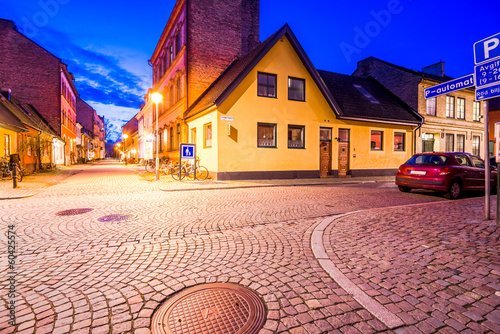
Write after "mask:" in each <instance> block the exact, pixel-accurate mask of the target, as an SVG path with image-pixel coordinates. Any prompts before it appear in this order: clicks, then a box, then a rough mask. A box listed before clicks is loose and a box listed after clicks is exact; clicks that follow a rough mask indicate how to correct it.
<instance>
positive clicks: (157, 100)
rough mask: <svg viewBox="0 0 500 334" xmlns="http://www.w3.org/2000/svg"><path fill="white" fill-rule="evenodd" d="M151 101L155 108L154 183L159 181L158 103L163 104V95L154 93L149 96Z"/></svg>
mask: <svg viewBox="0 0 500 334" xmlns="http://www.w3.org/2000/svg"><path fill="white" fill-rule="evenodd" d="M151 99H152V100H153V103H154V104H155V106H156V181H158V180H159V179H160V172H159V168H160V158H159V156H158V151H159V146H158V145H159V143H158V103H161V102H163V95H161V94H160V93H158V92H154V93H152V94H151Z"/></svg>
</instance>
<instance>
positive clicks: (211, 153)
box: [188, 111, 219, 171]
mask: <svg viewBox="0 0 500 334" xmlns="http://www.w3.org/2000/svg"><path fill="white" fill-rule="evenodd" d="M208 123H211V124H212V147H209V148H207V147H204V138H203V136H204V133H203V131H204V130H203V129H204V126H205V124H208ZM217 127H218V124H217V112H216V111H213V112H210V113H207V114H206V115H203V116H201V117H198V118H197V119H195V120H193V121H191V122H189V130H188V135H189V142H190V143H192V142H193V140H192V138H191V129H193V128H196V141H195V143H196V156H197V157H199V158H200V165H202V166H205V167H207V168H208V170H209V171H217V170H218V164H217V152H218V151H219V150H218V144H217V143H218V138H217V136H216V134H217Z"/></svg>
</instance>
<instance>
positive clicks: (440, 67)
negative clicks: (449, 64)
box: [422, 61, 444, 78]
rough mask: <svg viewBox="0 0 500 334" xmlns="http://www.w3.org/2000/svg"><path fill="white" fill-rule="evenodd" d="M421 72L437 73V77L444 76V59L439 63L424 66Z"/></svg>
mask: <svg viewBox="0 0 500 334" xmlns="http://www.w3.org/2000/svg"><path fill="white" fill-rule="evenodd" d="M422 72H424V73H427V74H432V75H437V76H438V77H441V78H443V77H444V61H440V62H439V63H436V64H432V65H429V66H426V67H424V68H423V69H422Z"/></svg>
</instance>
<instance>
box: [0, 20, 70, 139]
mask: <svg viewBox="0 0 500 334" xmlns="http://www.w3.org/2000/svg"><path fill="white" fill-rule="evenodd" d="M60 64H61V63H60V60H59V59H58V58H57V57H55V56H54V55H52V54H51V53H50V52H48V51H47V50H45V49H43V48H42V47H40V46H39V45H37V44H36V43H35V42H33V41H32V40H30V39H29V38H27V37H26V36H24V35H22V34H21V33H20V32H18V31H17V30H16V29H15V28H14V26H13V22H12V21H8V20H2V19H0V85H1V86H2V88H10V89H11V90H12V94H13V95H14V96H16V97H17V98H18V99H20V100H22V101H23V102H26V103H29V104H32V105H33V106H34V107H35V108H36V109H37V110H38V111H39V112H40V114H42V116H43V117H44V119H45V120H46V121H47V123H49V124H50V126H51V127H52V128H53V129H54V131H55V132H56V133H57V134H58V135H59V136H60V135H61V95H60V78H61V74H60Z"/></svg>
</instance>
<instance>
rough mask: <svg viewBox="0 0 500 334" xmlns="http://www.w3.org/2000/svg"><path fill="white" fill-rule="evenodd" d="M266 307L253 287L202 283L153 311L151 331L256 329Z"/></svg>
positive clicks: (237, 332)
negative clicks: (250, 288)
mask: <svg viewBox="0 0 500 334" xmlns="http://www.w3.org/2000/svg"><path fill="white" fill-rule="evenodd" d="M265 321H266V307H265V305H264V302H263V301H262V299H261V298H260V297H259V296H258V295H257V294H256V293H255V292H253V291H251V290H249V289H247V288H245V287H242V286H241V285H237V284H231V283H213V284H203V285H199V286H195V287H192V288H189V289H187V290H184V291H182V292H181V293H179V294H178V295H175V296H174V297H172V298H171V299H169V300H168V301H167V302H165V303H164V304H163V305H161V306H160V308H159V309H158V310H157V311H156V312H155V314H154V315H153V320H152V326H151V329H152V333H153V334H160V333H161V334H181V333H186V334H187V333H190V334H191V333H204V334H210V333H218V334H219V333H228V334H229V333H231V334H243V333H245V334H251V333H258V332H259V331H260V329H261V328H262V327H263V326H264V323H265Z"/></svg>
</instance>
